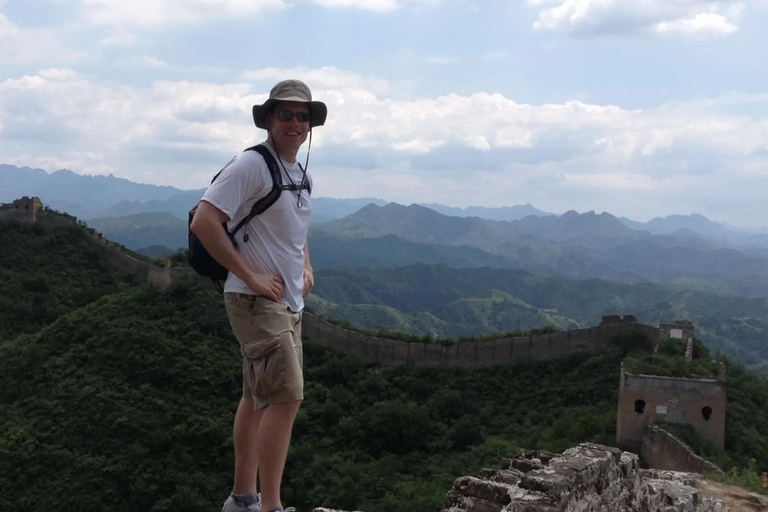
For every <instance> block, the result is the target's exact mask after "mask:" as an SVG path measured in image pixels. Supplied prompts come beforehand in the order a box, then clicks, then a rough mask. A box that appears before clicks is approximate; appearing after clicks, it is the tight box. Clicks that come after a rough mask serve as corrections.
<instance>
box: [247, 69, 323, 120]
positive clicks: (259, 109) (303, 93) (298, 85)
mask: <svg viewBox="0 0 768 512" xmlns="http://www.w3.org/2000/svg"><path fill="white" fill-rule="evenodd" d="M278 101H300V102H302V103H309V109H310V112H311V114H312V116H311V119H310V123H311V126H312V127H315V126H322V125H324V124H325V118H326V117H328V107H326V106H325V103H323V102H322V101H312V93H311V92H310V90H309V87H307V84H305V83H304V82H302V81H301V80H283V81H282V82H278V84H277V85H275V86H274V87H273V88H272V90H271V91H270V92H269V99H268V100H267V101H265V102H264V103H263V104H262V105H254V106H253V122H254V123H256V126H258V127H259V128H262V129H264V130H266V129H267V114H268V113H269V111H270V109H271V108H272V107H273V106H274V104H275V103H277V102H278Z"/></svg>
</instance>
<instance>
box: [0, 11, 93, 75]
mask: <svg viewBox="0 0 768 512" xmlns="http://www.w3.org/2000/svg"><path fill="white" fill-rule="evenodd" d="M1 7H2V3H0V8H1ZM52 55H55V57H56V60H58V61H75V60H80V59H82V58H84V54H83V53H82V52H75V51H73V50H70V49H68V48H67V47H66V46H65V45H64V44H63V43H62V41H61V40H60V38H59V36H58V35H57V34H56V32H54V31H53V30H49V29H42V28H35V29H29V28H25V27H22V26H20V25H17V24H15V23H13V22H12V21H10V20H9V19H8V17H7V16H5V15H4V14H3V13H2V12H0V64H31V63H41V62H49V61H51V59H52Z"/></svg>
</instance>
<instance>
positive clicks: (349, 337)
mask: <svg viewBox="0 0 768 512" xmlns="http://www.w3.org/2000/svg"><path fill="white" fill-rule="evenodd" d="M627 331H639V332H642V333H643V334H645V335H646V336H648V337H649V338H651V340H652V341H655V340H656V339H657V337H658V329H657V328H656V327H652V326H650V325H643V324H618V323H617V324H606V325H600V326H597V327H591V328H587V329H577V330H572V331H562V332H553V333H547V334H537V335H532V336H525V337H521V338H502V339H497V340H478V341H466V342H462V343H459V344H452V345H442V344H438V343H409V342H405V341H396V340H389V339H382V338H375V337H372V336H369V335H366V334H363V333H360V332H357V331H350V330H347V329H344V328H342V327H339V326H338V325H334V324H331V323H330V322H326V321H325V320H322V319H320V318H318V317H315V316H312V315H306V316H305V322H304V326H303V333H302V335H303V337H305V338H306V339H307V340H308V341H310V342H312V341H316V342H319V343H323V344H324V345H327V346H329V347H331V348H334V349H337V350H341V351H344V352H349V353H352V354H355V355H358V356H360V357H365V358H367V359H371V360H373V361H376V362H378V363H380V364H427V365H430V364H431V365H439V366H469V367H484V366H491V365H496V364H512V363H518V362H523V361H543V360H549V359H557V358H560V357H563V356H566V355H569V354H573V353H577V352H588V351H596V350H601V349H607V348H608V347H609V346H610V344H611V340H612V339H613V337H614V336H615V335H617V334H619V333H622V332H627Z"/></svg>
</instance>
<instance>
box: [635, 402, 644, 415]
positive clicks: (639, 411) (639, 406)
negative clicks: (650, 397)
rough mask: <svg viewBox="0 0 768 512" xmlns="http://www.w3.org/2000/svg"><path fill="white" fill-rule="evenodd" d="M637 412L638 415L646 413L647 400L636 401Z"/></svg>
mask: <svg viewBox="0 0 768 512" xmlns="http://www.w3.org/2000/svg"><path fill="white" fill-rule="evenodd" d="M635 412H636V413H637V414H643V412H645V400H635Z"/></svg>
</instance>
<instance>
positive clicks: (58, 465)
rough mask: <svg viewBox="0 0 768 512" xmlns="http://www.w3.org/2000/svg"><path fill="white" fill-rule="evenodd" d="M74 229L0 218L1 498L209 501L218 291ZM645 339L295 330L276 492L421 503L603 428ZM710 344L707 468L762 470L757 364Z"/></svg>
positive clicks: (225, 421) (229, 351) (128, 507)
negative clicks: (530, 356)
mask: <svg viewBox="0 0 768 512" xmlns="http://www.w3.org/2000/svg"><path fill="white" fill-rule="evenodd" d="M77 233H78V231H77V229H76V228H75V227H73V228H72V229H70V228H55V229H54V228H45V227H41V226H21V225H16V224H10V223H5V224H0V243H4V244H6V245H5V246H6V247H8V246H10V247H14V251H3V252H0V258H2V260H0V263H1V264H0V272H2V274H0V276H1V278H0V287H3V288H0V291H1V292H2V293H0V297H2V298H3V299H5V298H6V297H8V296H9V295H8V294H9V293H11V292H13V293H17V292H16V291H17V290H18V291H23V293H19V294H18V295H12V297H14V299H16V300H6V302H4V303H3V304H2V306H3V307H2V308H0V315H3V316H2V318H0V320H1V321H2V323H0V326H2V327H3V329H2V330H1V331H0V510H2V511H5V510H8V511H12V510H13V511H15V510H32V509H35V508H36V507H38V506H39V503H40V497H41V496H45V497H46V499H47V500H50V501H53V502H55V503H56V509H57V510H62V511H65V512H67V511H78V512H89V511H97V510H98V511H101V510H105V509H108V510H114V511H117V512H123V511H125V512H128V511H131V512H132V511H136V510H147V511H149V510H153V511H171V510H173V511H185V512H197V511H201V512H202V511H207V510H216V509H217V507H220V506H221V502H222V501H223V499H224V498H225V496H226V495H227V493H228V491H229V489H230V488H231V472H232V465H233V461H232V439H231V428H232V418H233V415H234V411H235V407H236V404H237V401H238V399H239V396H240V392H241V387H240V375H239V369H240V355H239V350H238V347H237V343H236V342H235V340H234V338H233V336H232V334H231V332H230V327H229V325H228V322H227V319H226V315H225V313H224V309H223V305H222V301H221V298H220V297H219V296H218V295H217V294H216V293H215V292H213V291H212V290H211V289H210V287H209V286H208V285H207V284H206V283H203V282H202V281H199V280H190V281H187V282H183V283H181V284H179V285H177V286H174V287H172V288H171V289H169V290H167V291H159V290H156V289H153V288H150V287H149V286H147V285H145V284H141V283H136V282H132V281H130V280H123V279H121V278H120V277H118V276H117V275H116V274H115V273H114V271H112V270H111V269H109V268H108V266H107V265H106V263H105V262H102V261H100V260H99V258H98V256H97V254H96V253H94V252H92V250H91V246H90V245H89V244H88V243H87V239H86V238H82V239H81V238H78V237H77ZM35 279H37V282H44V283H46V284H47V285H48V286H47V287H43V286H27V285H28V284H29V283H32V282H35ZM28 309H29V311H31V312H34V313H35V314H34V315H31V316H28V317H27V322H26V323H21V322H18V323H16V324H13V325H12V327H10V328H6V325H8V322H13V321H15V318H16V316H18V315H20V314H21V313H23V312H24V311H26V310H28ZM647 344H648V340H647V339H645V338H644V337H642V336H638V335H637V334H632V333H629V334H626V335H624V336H622V337H620V338H618V339H617V340H616V347H615V348H614V349H611V350H606V351H604V352H601V353H594V354H579V355H574V356H571V357H568V358H564V359H560V360H556V361H548V362H538V363H529V364H520V365H515V366H499V367H493V368H483V369H470V368H438V367H405V366H397V367H382V366H378V365H376V364H373V363H371V362H369V361H365V360H362V359H359V358H356V357H353V356H350V355H347V354H343V353H340V352H334V351H331V350H329V349H327V348H324V347H322V346H319V345H317V344H315V343H313V342H312V340H306V347H305V367H306V401H305V403H304V405H303V407H302V409H301V411H300V414H299V417H298V419H297V423H296V426H295V430H294V442H293V444H292V448H291V451H290V454H289V460H288V464H287V468H286V474H285V483H284V491H285V492H284V494H285V503H286V505H292V506H296V507H297V508H299V510H308V509H311V508H312V507H315V506H330V507H334V508H343V509H347V510H365V511H366V512H390V511H392V512H394V511H398V512H401V511H404V512H416V511H419V512H421V511H424V510H438V509H439V508H440V506H441V504H442V501H443V499H444V496H445V493H446V491H447V490H448V489H449V488H450V485H451V484H452V482H453V481H454V479H455V478H456V477H458V476H461V475H466V474H475V473H476V472H477V471H478V470H479V469H480V468H481V467H488V466H495V465H496V464H498V462H499V459H500V458H501V457H503V456H510V455H513V454H514V453H515V450H516V449H517V448H518V447H526V448H540V449H546V450H550V451H555V452H557V451H561V450H563V449H565V448H568V447H570V446H572V445H574V444H576V443H578V442H582V441H595V442H599V443H605V444H612V443H613V442H614V439H615V422H616V415H615V411H616V401H617V399H618V396H617V395H618V383H619V370H618V368H619V364H620V362H621V361H622V359H623V358H624V357H625V356H626V355H627V353H628V352H631V351H633V350H637V349H641V348H642V347H647ZM724 362H725V364H726V365H727V366H728V376H729V388H728V399H729V402H728V411H727V415H726V454H727V456H728V457H729V458H728V460H727V461H726V462H727V463H725V464H723V468H724V469H725V470H727V471H730V470H732V469H734V471H735V472H736V473H734V474H738V475H745V474H747V473H744V472H745V471H747V472H748V471H753V470H754V469H755V468H757V469H758V470H768V438H766V436H765V435H764V433H765V432H768V412H767V411H768V383H766V381H765V380H762V379H759V378H757V377H755V376H754V375H753V374H751V373H749V372H748V371H747V370H745V369H744V367H742V366H740V365H738V364H736V363H732V362H730V361H729V360H727V359H725V360H724ZM750 459H754V460H756V461H758V462H757V463H756V465H753V466H750V462H749V460H750ZM729 464H730V466H729Z"/></svg>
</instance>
